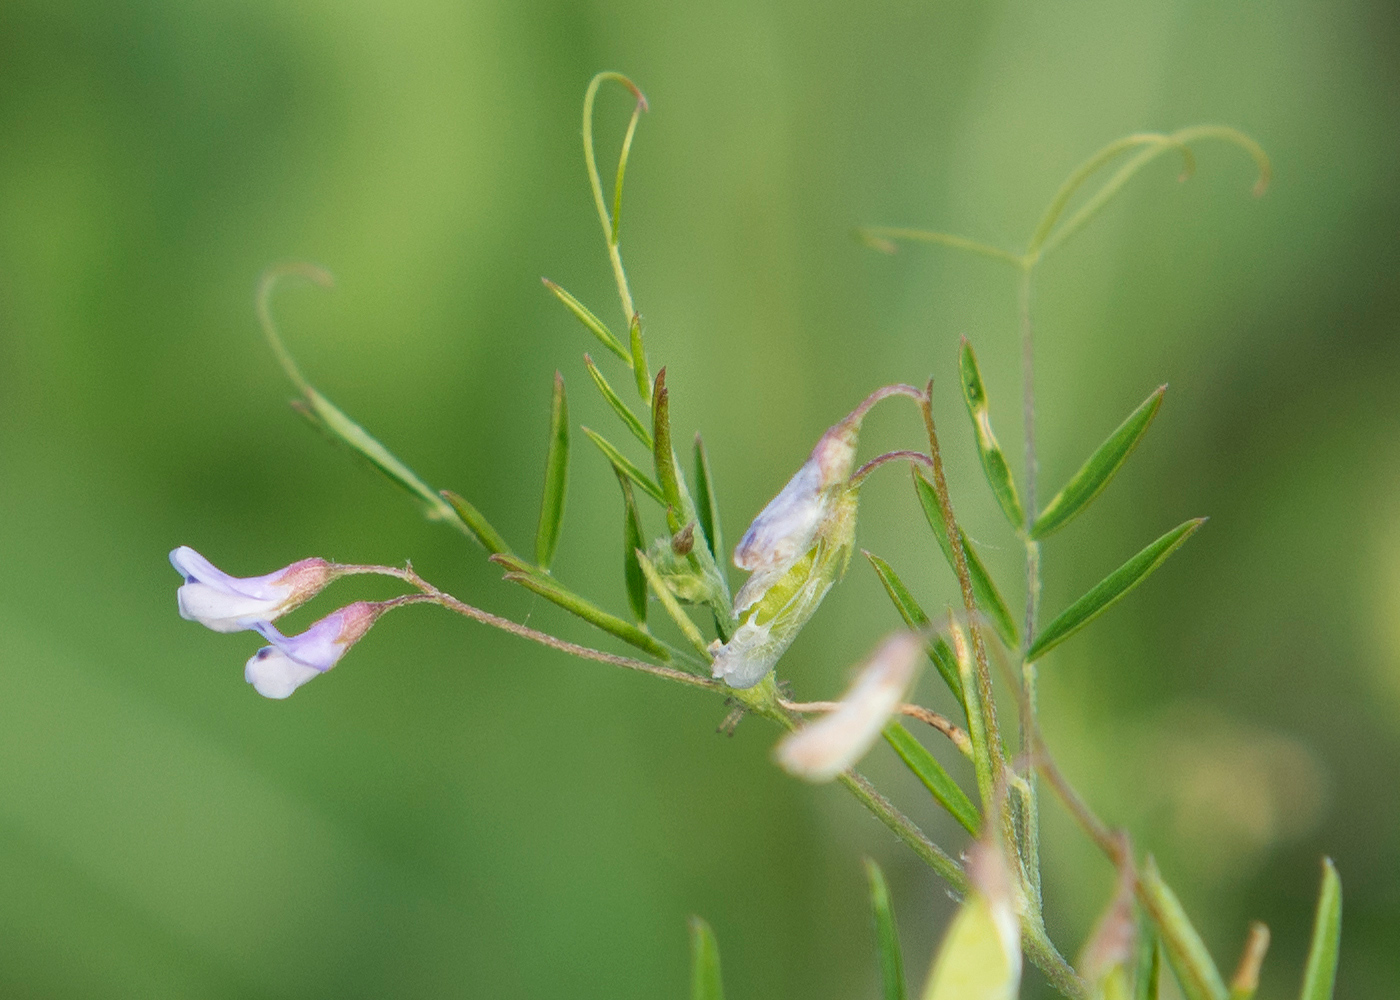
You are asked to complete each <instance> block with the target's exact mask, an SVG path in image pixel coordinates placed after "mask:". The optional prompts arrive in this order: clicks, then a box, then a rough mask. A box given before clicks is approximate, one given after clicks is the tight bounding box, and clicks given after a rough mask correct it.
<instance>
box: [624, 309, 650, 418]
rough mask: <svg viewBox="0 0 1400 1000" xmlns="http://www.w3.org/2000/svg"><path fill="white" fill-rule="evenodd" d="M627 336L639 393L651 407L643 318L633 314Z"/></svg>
mask: <svg viewBox="0 0 1400 1000" xmlns="http://www.w3.org/2000/svg"><path fill="white" fill-rule="evenodd" d="M627 336H628V338H629V339H630V340H631V341H632V357H631V364H632V373H633V374H634V375H636V377H637V393H638V395H640V396H641V397H642V402H644V403H646V404H647V405H648V406H650V405H651V370H650V369H649V368H647V349H646V347H645V346H643V344H642V317H641V316H639V315H637V314H636V313H633V314H632V321H631V322H630V323H628V324H627Z"/></svg>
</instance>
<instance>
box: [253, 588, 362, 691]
mask: <svg viewBox="0 0 1400 1000" xmlns="http://www.w3.org/2000/svg"><path fill="white" fill-rule="evenodd" d="M382 611H383V606H382V605H379V604H374V603H371V602H369V601H356V602H355V603H354V604H348V605H346V606H345V607H343V608H341V609H340V610H339V611H335V612H332V613H331V614H329V615H327V616H326V617H324V618H322V619H321V620H320V621H318V622H316V623H315V624H313V625H312V626H311V627H310V628H308V629H307V630H306V631H305V632H301V633H298V634H297V635H291V636H288V635H283V634H282V633H281V632H280V631H278V629H277V627H276V626H274V625H273V624H272V623H270V622H266V621H260V622H257V623H255V624H254V625H253V626H252V627H253V628H254V629H255V630H256V631H257V632H258V633H259V634H261V635H262V637H263V638H264V639H266V640H267V641H268V642H269V643H270V644H271V645H268V646H264V647H263V648H262V649H260V650H258V651H257V652H256V653H254V654H253V656H252V658H251V659H249V660H248V664H247V666H246V667H245V668H244V670H243V677H244V679H245V680H246V681H247V682H248V683H249V684H251V685H253V687H254V689H255V690H256V691H257V692H258V693H259V694H261V695H263V696H264V697H266V698H279V699H280V698H286V697H288V696H289V695H291V693H292V692H293V691H295V690H296V689H297V688H299V687H301V685H303V684H305V683H306V682H307V681H309V680H311V679H312V678H313V677H315V676H317V675H318V674H323V673H325V672H326V671H328V670H330V669H331V668H332V667H334V666H335V665H336V664H337V663H338V662H339V661H340V658H341V657H342V656H344V655H345V653H346V651H347V650H348V649H349V648H350V647H351V646H353V645H354V644H355V643H356V642H358V641H359V640H360V638H361V637H362V636H363V635H364V634H365V633H366V632H368V631H369V628H370V626H371V625H373V624H374V620H375V619H376V618H378V617H379V615H380V614H381V613H382Z"/></svg>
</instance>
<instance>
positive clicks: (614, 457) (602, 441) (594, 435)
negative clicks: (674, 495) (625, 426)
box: [582, 427, 666, 506]
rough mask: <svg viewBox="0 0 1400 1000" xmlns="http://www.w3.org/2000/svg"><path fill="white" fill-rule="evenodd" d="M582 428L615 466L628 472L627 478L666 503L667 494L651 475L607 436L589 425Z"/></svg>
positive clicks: (652, 496)
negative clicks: (635, 463) (619, 449)
mask: <svg viewBox="0 0 1400 1000" xmlns="http://www.w3.org/2000/svg"><path fill="white" fill-rule="evenodd" d="M582 430H583V433H585V434H587V435H588V439H589V440H590V441H592V442H593V443H594V444H596V445H597V446H598V450H599V451H601V452H602V453H603V455H604V456H606V458H607V460H608V461H609V462H611V463H612V464H613V465H614V467H616V468H619V469H621V470H622V471H623V472H625V473H627V478H628V479H630V480H632V482H634V483H636V484H637V485H638V486H640V487H641V489H642V492H643V493H645V494H646V495H647V496H649V497H651V498H653V499H654V500H656V502H657V503H659V504H662V505H663V506H664V505H665V503H666V496H665V494H664V493H662V492H661V487H660V486H657V485H656V483H654V482H653V481H652V478H651V477H650V476H648V475H647V474H646V473H645V472H643V471H642V470H641V469H639V468H637V467H636V466H635V465H633V464H632V462H631V461H630V460H628V458H627V457H626V456H625V455H623V454H622V452H620V451H618V450H617V448H616V447H614V446H613V445H612V444H611V443H610V442H609V441H608V439H607V438H605V437H603V435H601V434H599V433H598V432H597V431H594V430H589V429H588V428H587V427H584V428H582Z"/></svg>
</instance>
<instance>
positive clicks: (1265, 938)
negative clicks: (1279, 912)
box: [1230, 920, 1269, 1000]
mask: <svg viewBox="0 0 1400 1000" xmlns="http://www.w3.org/2000/svg"><path fill="white" fill-rule="evenodd" d="M1268 951H1269V928H1268V926H1267V925H1265V924H1261V923H1259V921H1257V920H1256V921H1255V922H1254V923H1252V924H1250V925H1249V936H1248V937H1247V938H1245V942H1244V950H1243V951H1242V952H1241V953H1240V961H1239V964H1238V965H1237V966H1236V967H1235V974H1234V975H1233V976H1231V977H1230V1000H1252V998H1253V997H1254V994H1255V993H1256V992H1258V990H1259V969H1260V968H1261V967H1262V966H1263V964H1264V956H1265V955H1266V954H1268Z"/></svg>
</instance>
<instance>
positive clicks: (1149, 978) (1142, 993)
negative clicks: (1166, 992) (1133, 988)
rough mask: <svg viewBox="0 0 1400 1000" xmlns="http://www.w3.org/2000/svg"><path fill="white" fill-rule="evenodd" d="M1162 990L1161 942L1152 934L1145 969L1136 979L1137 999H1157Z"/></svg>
mask: <svg viewBox="0 0 1400 1000" xmlns="http://www.w3.org/2000/svg"><path fill="white" fill-rule="evenodd" d="M1161 992H1162V942H1161V941H1159V940H1157V936H1156V935H1155V934H1154V935H1152V950H1151V952H1150V953H1149V954H1148V956H1147V963H1146V971H1145V973H1144V974H1143V978H1142V979H1140V980H1139V981H1138V988H1137V995H1138V1000H1157V998H1158V997H1159V996H1160V995H1161Z"/></svg>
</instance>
